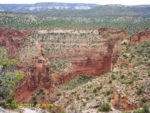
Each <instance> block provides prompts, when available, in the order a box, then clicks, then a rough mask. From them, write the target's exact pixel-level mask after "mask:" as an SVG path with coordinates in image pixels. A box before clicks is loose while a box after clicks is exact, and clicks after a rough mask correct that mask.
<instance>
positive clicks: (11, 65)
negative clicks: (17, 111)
mask: <svg viewBox="0 0 150 113" xmlns="http://www.w3.org/2000/svg"><path fill="white" fill-rule="evenodd" d="M7 56H8V54H7V50H6V48H5V47H1V48H0V97H1V98H0V106H2V107H4V108H14V107H15V106H13V104H14V99H13V96H14V91H15V89H16V88H17V87H18V86H19V81H20V80H22V79H23V72H21V71H18V70H17V67H16V66H17V65H18V60H16V59H11V60H9V59H8V58H7Z"/></svg>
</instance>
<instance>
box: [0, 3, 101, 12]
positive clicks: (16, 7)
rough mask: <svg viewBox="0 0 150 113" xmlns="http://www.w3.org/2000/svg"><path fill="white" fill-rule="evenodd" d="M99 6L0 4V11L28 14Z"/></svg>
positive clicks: (81, 4)
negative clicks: (30, 12)
mask: <svg viewBox="0 0 150 113" xmlns="http://www.w3.org/2000/svg"><path fill="white" fill-rule="evenodd" d="M97 6H99V5H98V4H86V3H57V2H40V3H35V4H0V11H12V12H29V11H44V10H87V9H91V8H94V7H97Z"/></svg>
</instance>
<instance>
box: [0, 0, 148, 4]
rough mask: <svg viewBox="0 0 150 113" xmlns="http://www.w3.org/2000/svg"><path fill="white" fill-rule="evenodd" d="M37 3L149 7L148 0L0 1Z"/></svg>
mask: <svg viewBox="0 0 150 113" xmlns="http://www.w3.org/2000/svg"><path fill="white" fill-rule="evenodd" d="M37 2H65V3H96V4H101V5H106V4H122V5H150V0H0V4H11V3H15V4H24V3H27V4H30V3H37Z"/></svg>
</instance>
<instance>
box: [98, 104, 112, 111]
mask: <svg viewBox="0 0 150 113" xmlns="http://www.w3.org/2000/svg"><path fill="white" fill-rule="evenodd" d="M110 110H111V106H110V105H109V104H108V103H104V104H102V105H101V106H99V108H98V111H102V112H108V111H110Z"/></svg>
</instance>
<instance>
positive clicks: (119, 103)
mask: <svg viewBox="0 0 150 113" xmlns="http://www.w3.org/2000/svg"><path fill="white" fill-rule="evenodd" d="M111 101H112V104H113V107H114V108H115V109H119V110H132V109H134V107H133V106H132V105H131V104H129V103H128V98H127V97H126V96H124V97H122V96H121V95H120V94H118V93H117V92H114V93H113V96H112V100H111Z"/></svg>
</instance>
